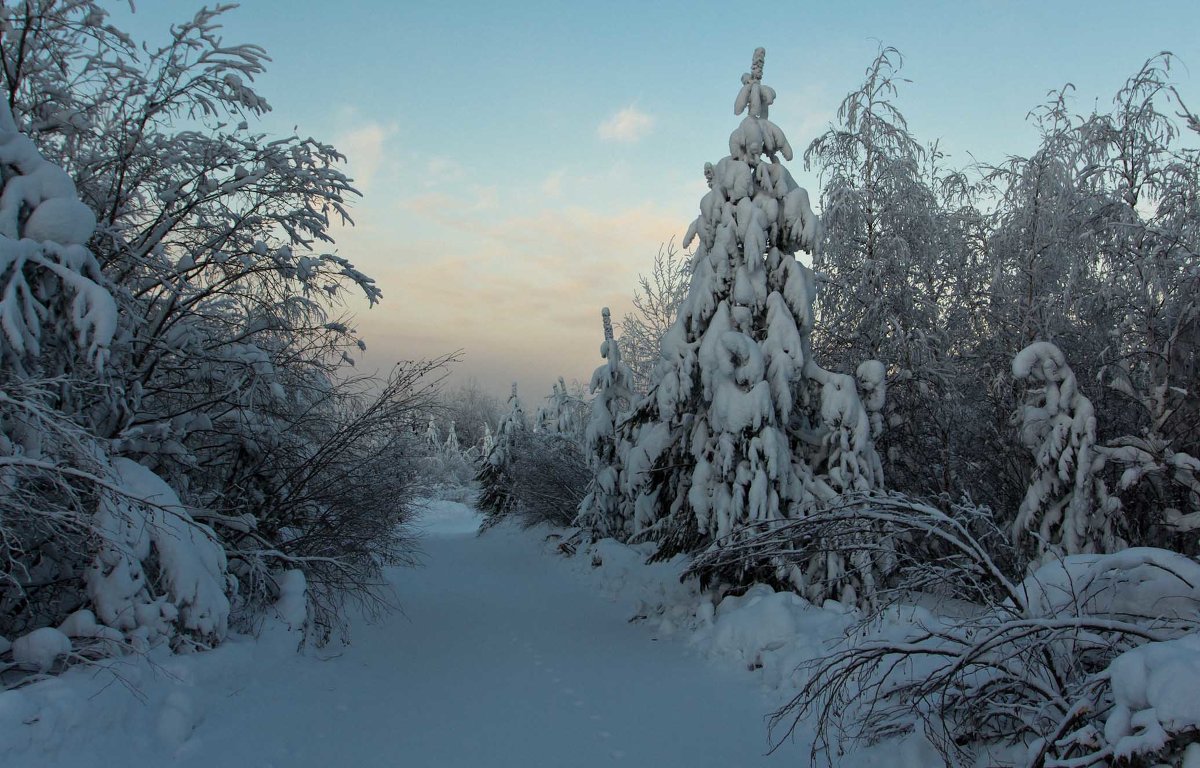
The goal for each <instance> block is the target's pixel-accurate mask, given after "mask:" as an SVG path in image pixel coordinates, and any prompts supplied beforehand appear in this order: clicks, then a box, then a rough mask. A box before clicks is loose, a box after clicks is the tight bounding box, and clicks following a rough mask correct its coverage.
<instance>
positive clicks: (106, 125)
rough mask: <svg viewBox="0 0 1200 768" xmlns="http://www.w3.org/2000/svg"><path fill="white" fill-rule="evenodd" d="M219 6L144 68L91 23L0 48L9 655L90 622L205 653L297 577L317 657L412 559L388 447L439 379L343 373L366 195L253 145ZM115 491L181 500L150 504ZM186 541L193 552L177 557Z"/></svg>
mask: <svg viewBox="0 0 1200 768" xmlns="http://www.w3.org/2000/svg"><path fill="white" fill-rule="evenodd" d="M229 8H230V7H229V6H226V7H223V8H220V9H217V10H207V9H206V10H201V11H200V12H199V13H197V14H196V15H195V16H194V17H192V18H191V19H189V20H187V21H185V22H184V23H181V24H178V25H176V26H174V27H172V29H171V30H170V32H169V36H168V39H167V41H166V42H165V44H163V45H162V46H154V45H146V46H141V45H138V44H137V42H136V41H134V40H133V39H132V38H130V37H129V36H128V35H126V34H124V33H123V32H122V31H121V30H119V29H116V28H115V27H113V26H112V25H111V24H110V23H109V21H108V18H107V16H106V14H105V12H104V10H103V9H102V8H100V7H99V6H98V5H97V4H95V3H92V2H88V1H87V0H81V1H80V2H71V3H59V2H51V0H31V2H28V3H25V4H24V5H23V8H22V11H21V13H14V14H8V13H6V14H5V15H4V17H3V20H2V22H0V23H2V24H3V26H4V30H3V34H4V38H5V40H13V39H20V40H21V41H22V44H21V45H19V46H17V45H4V46H0V59H2V63H3V65H4V71H5V72H7V73H9V75H10V76H9V78H8V79H7V81H6V86H7V87H8V89H9V91H8V92H7V93H6V99H5V104H4V105H3V107H2V108H0V181H2V182H3V191H2V192H0V287H2V288H4V290H3V291H0V302H2V304H0V321H2V322H0V393H2V394H0V634H3V635H5V636H22V635H23V634H25V633H28V632H29V631H31V630H36V629H38V628H40V627H48V626H57V625H60V624H61V623H62V622H64V621H65V620H66V619H67V618H68V617H70V616H76V615H80V614H79V612H80V611H81V610H82V611H91V615H93V616H94V618H95V620H96V621H98V622H99V623H100V626H102V627H107V629H109V630H113V631H118V632H123V633H125V634H124V636H123V641H122V642H132V643H134V644H137V643H136V641H138V640H139V638H140V639H148V638H150V636H151V635H155V636H165V637H169V638H171V639H172V642H174V643H175V644H176V645H179V644H181V643H183V642H184V640H185V639H187V640H192V641H195V642H197V643H207V642H212V641H215V640H219V639H220V637H221V636H222V635H223V634H224V630H225V626H226V625H227V623H228V622H231V621H232V622H234V623H236V624H238V625H239V626H242V625H253V624H254V622H255V618H256V616H257V615H258V614H259V612H260V611H261V610H262V609H263V608H264V607H265V606H267V605H270V604H272V603H273V602H274V601H275V599H276V597H277V596H278V593H279V585H278V581H279V579H280V578H282V574H284V573H285V572H287V571H290V570H295V569H297V568H298V569H300V570H302V571H303V572H304V574H305V576H306V577H307V580H308V587H307V589H306V594H307V595H308V597H309V599H310V600H311V601H313V611H312V614H313V616H314V617H315V620H314V621H313V622H311V623H310V625H309V626H310V628H313V629H315V630H317V631H318V632H319V633H321V634H322V635H323V636H322V637H321V639H324V637H327V636H328V631H327V630H328V628H329V627H331V626H334V625H336V624H337V623H338V620H337V617H336V616H335V614H337V613H338V612H340V610H341V607H340V606H341V604H342V602H343V601H344V600H345V599H347V597H348V596H352V595H355V594H357V595H359V596H366V597H367V598H368V599H372V596H374V598H385V597H386V596H385V595H383V593H382V592H381V590H380V586H381V584H380V579H379V573H380V570H379V569H380V567H381V565H382V564H383V563H386V562H390V561H395V560H398V559H403V557H404V554H405V552H406V547H407V545H406V543H405V539H404V534H403V527H402V526H397V525H396V523H399V522H403V520H404V519H405V518H406V516H407V514H408V512H407V509H408V507H407V504H406V499H407V497H408V495H409V488H410V480H411V473H410V471H409V466H410V465H411V464H412V463H413V462H414V461H415V458H414V457H413V455H412V453H411V452H410V451H408V449H407V447H406V446H404V445H402V444H401V443H402V442H403V441H402V440H400V439H399V438H397V437H396V436H397V435H401V434H402V433H403V431H404V430H403V429H402V424H407V423H411V422H412V421H414V420H415V421H418V422H423V420H424V419H425V418H427V416H428V411H427V410H424V409H426V408H427V406H428V405H429V404H430V402H431V393H433V392H434V389H432V388H431V387H435V386H436V384H435V382H436V379H437V377H436V375H434V376H432V377H429V374H431V373H433V372H435V371H436V370H438V369H439V367H440V364H441V363H442V362H445V360H444V359H443V360H441V361H432V362H431V363H429V364H428V365H422V364H418V365H415V366H402V367H401V368H400V369H399V370H398V371H397V372H396V373H395V374H394V375H393V378H392V379H391V380H389V381H385V382H380V383H377V385H374V386H371V385H367V384H364V382H363V381H362V380H354V379H351V378H349V377H348V376H347V375H346V371H347V366H348V365H349V364H352V362H353V358H352V357H351V353H353V352H356V351H357V350H360V349H362V348H364V345H363V343H362V341H361V340H359V339H358V338H357V336H356V334H355V332H354V329H353V327H352V325H351V324H350V322H349V320H348V319H347V318H344V317H340V316H339V314H338V313H339V312H340V311H341V309H340V307H341V304H340V301H341V299H342V297H343V295H344V294H345V292H346V291H348V290H356V291H360V292H361V293H362V294H363V295H364V296H365V297H366V298H367V299H368V301H370V302H374V301H376V300H378V299H379V298H380V292H379V289H378V288H377V287H376V286H375V285H374V283H373V281H372V280H371V279H370V278H369V277H367V276H366V275H364V274H362V273H361V272H359V271H358V270H357V269H355V268H354V266H353V265H352V264H351V263H350V262H349V261H347V260H346V259H345V258H343V257H341V256H339V255H337V254H333V253H326V252H323V251H322V250H321V245H322V244H325V243H329V242H331V234H330V228H331V226H332V225H333V224H334V223H335V222H336V221H338V220H345V221H348V216H347V204H348V201H349V200H350V199H351V198H352V197H354V196H355V195H357V192H356V191H355V190H354V188H353V186H352V185H351V183H350V180H349V178H348V177H347V176H346V175H345V174H344V173H343V172H342V171H341V170H340V169H339V167H338V166H339V163H340V162H341V161H342V159H343V158H342V157H341V155H339V154H338V153H337V151H336V150H335V149H334V148H333V147H330V146H328V145H326V144H322V143H321V142H318V141H315V140H313V139H301V138H299V137H295V136H293V137H284V138H279V139H276V138H272V137H267V136H265V135H263V134H260V133H257V132H255V131H254V130H253V129H252V128H251V124H252V122H253V120H254V119H255V118H256V117H257V116H259V115H261V114H263V113H264V112H266V111H267V110H268V109H269V106H268V104H267V102H266V101H265V100H264V99H263V98H262V97H261V96H260V95H259V94H258V93H257V92H256V91H255V90H254V87H253V85H252V82H253V79H254V77H255V76H256V75H258V74H260V73H261V72H262V71H263V68H264V65H265V62H266V61H267V59H266V55H265V52H264V51H263V50H262V49H261V48H259V47H258V46H255V45H236V44H230V43H227V42H225V41H223V40H222V39H221V37H220V36H219V35H218V34H217V29H218V28H219V26H220V21H221V18H220V16H221V14H223V13H225V12H226V11H228V10H229ZM9 105H11V108H12V109H11V114H10V111H9ZM414 374H416V375H414ZM367 390H373V391H375V392H379V391H382V392H383V394H382V395H380V396H378V397H368V396H366V392H367ZM418 411H420V413H417V412H418ZM131 473H134V474H136V473H149V474H148V475H146V476H145V477H143V478H142V479H143V480H147V481H148V479H149V477H154V478H157V479H158V481H160V482H161V483H163V484H164V485H163V486H162V488H160V489H159V490H160V491H162V493H161V494H158V495H162V496H164V497H167V496H168V495H169V494H167V490H165V489H169V491H170V494H173V495H170V498H169V499H168V502H167V503H165V504H164V505H163V506H162V508H161V509H160V508H158V507H154V506H153V505H148V504H147V503H146V502H145V501H144V499H142V500H140V496H139V493H138V492H135V490H131V489H130V488H127V487H126V485H127V484H128V483H130V482H133V480H131V479H130V478H132V477H133V475H132V474H131ZM134 485H135V486H136V485H137V483H134ZM143 485H144V484H143ZM139 487H140V486H139ZM348 488H353V492H352V493H350V492H348V491H347V489H348ZM164 510H165V511H164ZM138 515H141V517H140V518H139V517H138ZM138 519H141V520H144V521H145V522H146V527H147V530H146V531H144V532H142V533H138V534H137V535H133V534H131V533H129V531H127V530H125V527H127V521H128V520H134V521H135V522H136V520H138ZM189 519H190V520H191V521H192V522H194V523H195V525H192V524H191V523H188V524H187V525H186V526H185V530H186V531H188V532H190V533H191V534H195V533H197V532H201V531H202V532H204V533H203V535H199V536H193V535H190V534H189V535H179V536H174V535H168V532H167V531H166V530H165V529H167V528H170V527H171V526H172V525H173V524H174V523H176V522H178V521H180V520H189ZM127 534H128V535H127ZM213 542H216V549H215V550H214V546H213ZM218 555H220V557H218ZM222 558H224V559H223V560H222ZM183 563H191V565H186V566H185V565H181V564H183ZM197 563H202V564H204V565H203V567H200V566H199V565H197ZM93 567H94V570H90V571H89V569H93ZM85 573H91V576H88V577H86V578H85ZM185 574H190V575H185ZM198 574H208V575H207V576H205V577H204V578H201V577H200V576H199V575H198ZM230 575H233V576H234V577H235V578H234V579H233V580H230V579H229V578H228V577H229V576H230ZM193 577H194V578H193ZM210 577H211V578H210ZM205 579H209V581H205ZM210 581H211V583H210ZM85 582H86V583H85ZM214 584H216V585H217V587H214V586H213V585H214ZM218 587H219V588H218ZM217 592H221V593H223V594H225V598H226V599H227V600H228V602H229V604H228V605H227V606H224V607H222V606H220V605H219V603H220V600H219V599H218V598H217V597H216V594H217ZM155 606H157V608H155ZM154 610H157V611H158V613H157V615H152V614H153V613H154ZM131 613H132V614H133V618H132V619H130V614H131ZM139 614H140V615H139ZM150 627H153V628H154V631H150V630H149V629H147V630H146V631H145V632H142V633H141V634H138V633H139V631H140V630H141V629H142V628H150Z"/></svg>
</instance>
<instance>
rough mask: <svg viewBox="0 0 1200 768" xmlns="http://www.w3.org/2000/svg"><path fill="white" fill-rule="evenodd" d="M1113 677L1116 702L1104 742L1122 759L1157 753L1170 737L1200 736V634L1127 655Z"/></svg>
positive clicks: (1113, 668)
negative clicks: (1193, 733)
mask: <svg viewBox="0 0 1200 768" xmlns="http://www.w3.org/2000/svg"><path fill="white" fill-rule="evenodd" d="M1108 674H1109V676H1110V682H1111V685H1112V694H1113V702H1114V703H1113V707H1112V710H1111V711H1110V712H1109V715H1108V719H1107V720H1106V721H1105V723H1104V738H1105V740H1106V741H1107V742H1108V743H1109V744H1111V745H1112V747H1113V752H1114V754H1115V755H1116V756H1117V757H1121V758H1129V757H1130V756H1134V755H1140V754H1145V753H1147V752H1153V751H1155V750H1158V749H1160V748H1162V747H1163V746H1164V745H1166V743H1167V741H1168V739H1169V738H1170V734H1176V733H1186V732H1188V731H1200V699H1197V697H1196V691H1198V690H1200V634H1196V633H1192V634H1188V635H1185V636H1183V637H1180V638H1176V639H1174V640H1168V641H1166V642H1161V643H1147V644H1146V645H1142V646H1139V647H1137V648H1134V649H1132V650H1129V651H1126V652H1125V653H1123V654H1121V655H1120V656H1118V657H1117V658H1116V659H1114V660H1113V662H1112V664H1110V665H1109V669H1108ZM1189 759H1193V758H1189Z"/></svg>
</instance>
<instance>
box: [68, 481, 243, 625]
mask: <svg viewBox="0 0 1200 768" xmlns="http://www.w3.org/2000/svg"><path fill="white" fill-rule="evenodd" d="M112 468H113V471H114V473H115V475H116V479H117V481H118V483H119V487H120V490H121V492H122V495H119V496H118V495H116V494H106V495H105V496H104V497H103V498H102V500H101V503H100V505H99V509H98V511H97V514H96V520H95V527H96V532H97V533H98V534H99V535H100V536H101V537H102V538H103V541H104V544H103V545H102V546H101V547H100V550H99V552H97V554H96V560H95V563H94V565H93V567H92V568H91V569H89V571H88V575H87V586H88V595H89V597H90V598H91V600H92V603H93V606H94V607H95V609H96V611H97V614H98V616H99V618H100V620H101V621H102V622H103V623H104V624H105V625H106V626H109V627H112V628H115V629H119V630H122V631H127V632H130V633H131V637H130V639H131V640H132V641H134V642H139V641H140V642H146V641H151V640H153V639H154V638H155V636H157V635H163V634H170V626H171V625H173V624H176V623H178V626H179V628H181V629H184V630H187V631H189V632H191V633H194V634H195V635H197V636H199V637H200V638H201V639H204V638H215V639H218V640H219V639H220V638H222V637H224V635H225V632H226V629H227V627H228V622H229V612H230V603H229V598H228V597H227V596H226V588H227V584H228V581H227V577H226V560H225V551H224V549H223V548H222V546H221V544H220V542H219V541H218V540H217V537H216V534H215V533H213V531H212V529H211V528H209V527H208V526H207V525H204V524H203V523H199V522H196V520H194V519H193V518H192V516H191V515H190V514H189V513H188V511H187V510H186V509H185V508H184V507H183V504H182V503H181V502H180V500H179V496H178V495H176V493H175V491H174V490H173V489H172V488H171V487H170V486H169V485H167V484H166V482H164V481H163V480H162V478H160V477H159V476H158V475H156V474H155V473H154V472H152V471H151V470H150V469H148V468H146V467H144V466H142V465H141V464H138V463H137V462H135V461H132V460H130V459H126V458H116V459H113V461H112ZM152 548H153V552H154V554H155V555H156V556H157V567H158V569H159V571H160V579H161V582H162V583H163V585H164V586H165V587H166V591H167V594H166V595H164V596H160V597H152V596H151V595H150V593H149V591H148V583H147V581H148V580H147V578H146V572H145V570H144V567H143V563H144V562H145V561H146V560H147V558H149V557H150V554H151V551H152Z"/></svg>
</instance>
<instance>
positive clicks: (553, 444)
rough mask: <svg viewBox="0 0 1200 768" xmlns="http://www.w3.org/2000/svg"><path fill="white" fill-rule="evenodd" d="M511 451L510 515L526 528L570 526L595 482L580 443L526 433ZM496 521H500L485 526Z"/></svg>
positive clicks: (521, 433) (544, 434) (550, 434)
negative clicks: (542, 525)
mask: <svg viewBox="0 0 1200 768" xmlns="http://www.w3.org/2000/svg"><path fill="white" fill-rule="evenodd" d="M510 451H511V454H510V455H511V460H510V463H509V466H508V477H509V481H510V485H509V487H508V494H509V503H510V505H511V506H510V508H509V513H508V514H509V515H515V516H516V517H517V518H518V519H520V520H521V522H522V524H524V525H537V524H538V523H550V524H551V525H559V526H565V525H570V524H571V523H572V522H573V521H574V520H575V517H576V515H577V514H578V512H579V505H580V502H582V501H583V497H584V495H585V494H586V493H587V488H588V482H589V480H591V472H590V470H589V469H588V465H587V459H586V457H585V456H584V453H583V449H582V448H581V447H580V445H579V443H578V441H576V440H575V439H574V438H571V437H569V436H565V435H561V434H557V433H546V432H531V431H522V432H519V433H517V435H516V436H515V438H514V440H513V442H512V444H511V446H510ZM493 519H497V518H489V519H488V520H487V521H486V522H485V525H487V524H490V523H492V521H493Z"/></svg>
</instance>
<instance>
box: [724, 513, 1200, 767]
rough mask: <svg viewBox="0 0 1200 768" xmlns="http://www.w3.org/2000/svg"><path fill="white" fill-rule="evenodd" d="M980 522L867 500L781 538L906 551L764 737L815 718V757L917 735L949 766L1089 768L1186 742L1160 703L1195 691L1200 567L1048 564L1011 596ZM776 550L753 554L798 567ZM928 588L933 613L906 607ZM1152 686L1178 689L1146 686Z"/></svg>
mask: <svg viewBox="0 0 1200 768" xmlns="http://www.w3.org/2000/svg"><path fill="white" fill-rule="evenodd" d="M981 522H986V520H985V519H981V518H980V517H979V516H978V515H977V514H974V513H973V511H972V508H971V506H970V505H963V506H961V507H960V508H959V510H958V512H957V513H956V514H953V515H948V514H946V513H944V512H942V511H940V510H938V509H937V508H935V507H932V506H929V505H925V504H921V503H917V502H913V501H910V500H907V499H904V498H902V497H875V498H871V499H864V500H863V501H862V502H861V503H860V504H857V505H854V506H853V507H851V508H847V509H843V510H840V511H839V513H838V514H836V515H829V516H827V517H826V518H825V520H824V521H821V520H820V519H819V518H817V519H813V518H808V519H805V520H800V521H795V522H793V523H789V524H788V525H789V526H791V528H792V529H791V530H790V531H788V535H789V536H791V537H793V538H803V537H816V536H818V535H821V534H820V532H818V531H814V530H812V526H814V525H827V526H847V525H850V526H861V527H863V528H864V529H865V528H867V527H871V526H876V525H880V524H882V525H884V526H886V527H887V528H888V529H889V530H891V531H893V532H894V534H895V535H896V536H897V538H898V539H899V540H901V541H907V542H911V543H910V544H909V545H901V546H898V547H895V548H894V549H893V551H895V552H896V553H897V554H898V556H899V567H900V579H899V584H900V585H901V586H902V587H904V591H903V592H897V593H896V594H895V598H896V599H894V600H893V601H890V602H889V604H888V605H887V607H884V608H882V609H881V610H879V611H878V612H874V613H872V614H870V615H869V616H867V617H866V618H865V619H864V621H863V623H862V625H861V626H860V627H859V628H858V630H857V631H855V632H854V633H853V634H851V635H848V636H847V638H846V639H845V640H844V641H843V643H842V644H841V646H840V647H838V648H837V649H836V650H834V651H833V652H832V653H831V654H829V655H827V656H825V657H823V658H820V659H817V660H815V661H814V662H812V663H811V664H810V665H808V667H807V673H808V679H807V682H806V684H805V685H804V687H803V688H802V690H801V691H800V693H799V694H798V695H797V696H796V697H795V698H794V699H793V700H792V701H791V702H790V703H789V704H788V705H786V706H785V707H783V708H781V709H780V710H779V711H778V712H776V713H775V715H774V717H773V725H774V726H782V727H783V728H784V729H785V730H786V731H787V732H790V729H791V728H794V727H795V723H796V722H799V720H800V719H801V718H808V717H813V718H815V720H816V724H817V726H818V729H819V733H820V736H821V739H820V741H819V743H818V744H816V745H814V754H815V753H816V751H817V750H818V749H819V748H834V747H835V742H839V741H851V742H853V741H868V742H870V741H875V740H878V739H883V738H887V737H888V736H891V735H895V734H899V733H904V732H908V731H911V730H913V729H914V728H921V729H922V730H923V732H924V734H925V736H926V737H927V738H928V739H929V740H930V741H931V742H932V743H933V744H935V745H936V746H937V747H938V748H939V750H940V751H941V752H942V754H943V756H944V757H945V758H946V760H947V761H948V763H950V764H953V765H974V764H977V763H976V761H977V760H979V759H986V760H988V762H989V764H992V765H996V764H1004V765H1012V764H1016V765H1029V766H1051V765H1057V766H1065V765H1084V766H1088V765H1103V764H1106V761H1109V760H1112V759H1113V758H1114V757H1115V756H1117V755H1120V756H1121V757H1122V759H1131V760H1133V761H1135V763H1134V764H1141V762H1138V761H1145V764H1150V761H1152V759H1153V758H1155V757H1161V756H1162V755H1163V753H1164V752H1166V751H1169V750H1170V749H1181V748H1182V745H1185V744H1186V743H1187V741H1188V739H1189V738H1194V736H1195V734H1196V732H1197V728H1198V727H1200V710H1196V709H1195V707H1194V706H1191V705H1190V704H1189V703H1186V702H1183V701H1181V700H1179V699H1176V698H1171V697H1172V695H1173V694H1172V693H1171V692H1172V691H1178V690H1184V689H1188V690H1190V688H1187V686H1188V685H1189V683H1187V682H1184V681H1186V680H1191V679H1195V677H1196V676H1198V675H1200V667H1196V666H1194V665H1195V664H1196V663H1197V662H1200V656H1197V655H1196V654H1195V652H1194V651H1195V648H1194V638H1195V637H1196V633H1197V632H1198V631H1200V591H1198V589H1200V563H1197V562H1196V561H1195V560H1194V559H1192V558H1189V557H1186V556H1183V555H1179V554H1177V553H1173V552H1169V551H1166V550H1161V549H1153V548H1133V549H1127V550H1124V551H1122V552H1119V553H1116V554H1111V555H1075V556H1070V557H1066V558H1063V559H1061V560H1054V561H1050V562H1048V563H1047V564H1045V565H1043V566H1042V567H1041V568H1039V569H1038V570H1037V571H1035V572H1034V573H1033V574H1031V575H1030V576H1029V577H1028V578H1026V579H1025V580H1024V581H1020V582H1016V581H1012V580H1010V579H1009V578H1008V577H1007V576H1006V575H1005V572H1006V569H1005V568H1003V567H1002V566H1001V565H1000V564H999V559H998V558H997V557H993V555H992V554H991V553H992V552H995V551H997V550H1000V549H1002V547H1003V545H1002V543H1001V542H1003V541H1004V538H1005V537H1002V536H997V535H995V533H996V531H995V530H994V527H993V531H992V535H991V536H990V537H989V538H990V541H989V540H988V539H985V538H980V537H979V536H977V535H976V534H975V533H974V532H973V531H974V530H975V529H976V526H977V525H978V524H979V523H981ZM985 530H986V529H985ZM776 534H777V532H772V535H771V536H763V537H762V539H761V540H760V541H759V545H760V548H761V547H762V546H766V545H769V546H770V547H772V549H771V550H764V551H761V552H759V553H758V554H759V555H760V556H761V555H763V554H772V555H774V556H776V557H778V558H779V559H780V561H781V562H784V563H786V562H787V561H788V559H789V557H793V556H794V555H793V553H792V552H790V551H789V550H788V548H787V546H786V545H784V544H781V543H780V542H782V541H786V540H787V539H786V538H781V537H780V536H778V535H776ZM921 539H926V540H931V541H935V542H937V544H938V546H939V548H940V550H941V556H939V557H938V558H936V559H932V560H931V559H926V558H925V557H921V556H915V555H917V553H921V552H922V551H923V550H924V547H923V546H917V547H914V546H913V545H912V543H919V542H920V540H921ZM725 556H726V557H729V556H732V555H730V554H725ZM710 565H714V564H710ZM715 565H719V563H715ZM938 585H941V586H942V587H943V589H942V590H938V591H941V598H942V600H939V601H934V602H933V604H934V605H937V606H938V610H937V612H933V611H930V610H928V609H926V608H921V607H916V606H915V605H911V604H907V601H908V600H909V598H911V597H913V596H917V595H919V594H920V593H921V592H932V593H933V594H936V593H937V591H934V590H931V588H934V587H936V586H938ZM946 586H952V587H953V591H951V592H950V593H949V594H946V593H945V591H944V588H945V587H946ZM914 590H915V592H914ZM945 598H957V599H958V602H947V601H946V600H945ZM964 599H965V600H964ZM919 602H921V603H924V604H929V602H930V601H929V600H928V599H926V600H922V601H919ZM1130 654H1132V656H1131V655H1130ZM1131 671H1132V672H1131ZM1140 671H1144V672H1145V677H1139V676H1138V673H1139V672H1140ZM1163 675H1173V676H1175V677H1176V680H1177V684H1178V685H1180V686H1181V687H1174V686H1169V685H1164V684H1161V683H1159V682H1156V681H1161V680H1162V679H1163ZM1151 701H1154V702H1155V704H1158V703H1159V702H1161V706H1163V709H1162V711H1161V712H1160V711H1158V710H1156V709H1154V708H1153V707H1154V705H1152V704H1151ZM1014 745H1015V750H1014V749H1013V747H1014ZM1004 755H1008V757H1003V756H1004Z"/></svg>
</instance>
